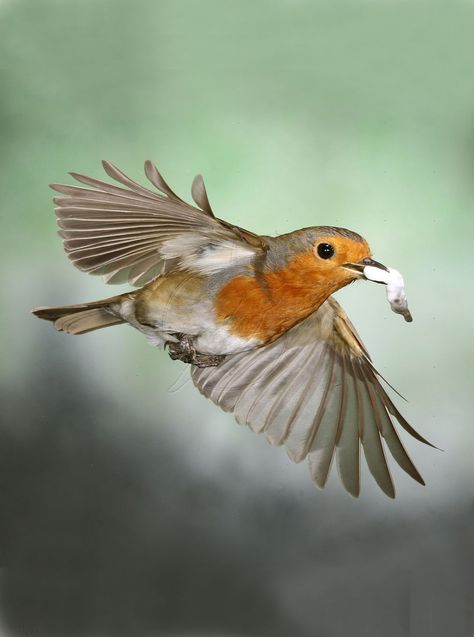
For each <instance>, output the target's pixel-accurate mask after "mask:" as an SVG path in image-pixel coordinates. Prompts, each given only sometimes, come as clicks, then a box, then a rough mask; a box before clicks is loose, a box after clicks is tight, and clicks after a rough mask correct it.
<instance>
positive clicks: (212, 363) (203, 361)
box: [165, 334, 225, 367]
mask: <svg viewBox="0 0 474 637" xmlns="http://www.w3.org/2000/svg"><path fill="white" fill-rule="evenodd" d="M175 336H176V338H177V339H178V342H177V343H173V342H172V341H166V343H165V349H166V347H167V348H168V355H169V357H170V358H171V359H172V360H178V361H181V362H182V363H188V364H190V365H195V366H196V367H216V366H217V365H219V364H220V363H222V361H223V360H224V358H225V356H224V355H217V354H201V353H199V352H196V350H195V349H194V346H193V342H192V340H191V338H190V337H189V336H188V335H187V334H175Z"/></svg>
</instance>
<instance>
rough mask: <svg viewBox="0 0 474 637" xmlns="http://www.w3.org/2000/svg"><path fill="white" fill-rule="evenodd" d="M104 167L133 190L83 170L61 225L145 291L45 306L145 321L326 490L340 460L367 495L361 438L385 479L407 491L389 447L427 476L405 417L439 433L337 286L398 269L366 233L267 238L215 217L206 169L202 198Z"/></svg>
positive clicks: (380, 479) (101, 264)
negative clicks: (383, 373) (355, 320)
mask: <svg viewBox="0 0 474 637" xmlns="http://www.w3.org/2000/svg"><path fill="white" fill-rule="evenodd" d="M103 166H104V169H105V172H106V173H107V174H108V175H109V176H110V177H111V178H113V179H115V180H116V181H117V182H119V183H120V184H121V186H115V185H111V184H109V183H106V182H103V181H99V180H97V179H93V178H91V177H86V176H84V175H80V174H77V173H71V175H72V177H74V179H76V180H77V181H79V182H81V183H82V184H84V185H85V186H86V187H79V186H69V185H62V184H52V185H51V187H52V188H53V189H54V190H56V191H57V192H59V193H61V196H59V197H55V198H54V201H55V203H56V204H57V206H58V207H57V208H56V214H57V217H58V224H59V227H60V230H59V235H60V236H61V237H62V239H63V242H64V248H65V250H66V253H67V255H68V257H69V259H70V260H71V261H72V262H73V264H74V265H75V266H76V267H77V268H79V269H80V270H83V271H85V272H89V273H90V274H99V275H102V276H103V278H104V280H105V281H106V282H107V283H123V282H125V281H128V282H129V283H131V284H132V285H133V286H137V287H138V289H137V290H134V291H130V292H126V293H124V294H119V295H117V296H112V297H109V298H106V299H103V300H101V301H93V302H91V303H81V304H80V305H71V306H66V307H54V308H51V307H41V308H37V309H35V310H33V313H34V314H35V315H36V316H38V317H40V318H43V319H47V320H50V321H53V322H54V326H55V328H56V329H57V330H59V331H63V332H66V333H68V334H85V333H86V332H91V331H93V330H97V329H101V328H104V327H109V326H111V325H119V324H121V323H128V324H129V325H132V326H133V327H134V328H136V329H137V330H139V331H141V332H143V333H144V334H145V336H146V337H147V339H148V340H149V341H150V342H151V343H153V345H156V346H158V347H162V348H165V347H167V348H168V352H169V354H170V356H171V357H172V358H175V359H179V360H182V361H184V362H187V363H190V364H191V365H192V368H191V376H192V380H193V382H194V384H195V385H196V387H197V388H198V389H199V391H200V392H201V393H202V394H203V395H204V396H206V397H207V398H210V399H211V400H212V401H213V402H214V403H216V404H217V405H219V406H220V407H221V408H222V409H223V410H225V411H232V412H233V413H234V415H235V418H236V419H237V421H238V422H239V423H241V424H244V423H245V424H247V425H249V426H250V427H251V429H252V430H253V431H255V432H258V433H261V432H264V433H265V434H266V437H267V439H268V440H269V441H270V442H271V443H272V444H273V445H282V444H284V445H285V446H286V448H287V451H288V454H289V456H290V458H291V459H292V460H294V461H295V462H299V461H301V460H303V459H304V458H306V457H307V458H308V459H309V464H310V470H311V476H312V479H313V480H314V482H315V483H316V485H317V486H319V487H321V488H322V487H324V485H325V484H326V481H327V478H328V474H329V469H330V465H331V462H332V459H333V457H334V456H335V457H336V460H337V466H338V469H339V473H340V477H341V480H342V483H343V485H344V487H345V488H346V489H347V491H348V492H349V493H351V494H352V495H353V496H358V494H359V491H360V448H361V447H362V449H363V450H364V454H365V458H366V460H367V464H368V467H369V470H370V471H371V473H372V474H373V476H374V478H375V480H376V481H377V483H378V484H379V486H380V487H381V489H382V490H383V491H384V492H385V493H386V494H387V495H388V496H390V497H394V496H395V489H394V486H393V482H392V478H391V475H390V471H389V468H388V465H387V461H386V456H385V451H384V448H385V446H386V447H387V448H388V450H389V451H390V452H391V454H392V455H393V457H394V458H395V460H396V461H397V463H398V464H399V465H400V466H401V467H402V469H404V470H405V471H406V472H407V473H408V474H409V475H410V476H411V477H412V478H414V479H415V480H417V481H418V482H419V483H421V484H424V481H423V478H422V477H421V476H420V474H419V473H418V471H417V469H416V468H415V466H414V464H413V463H412V461H411V460H410V458H409V456H408V454H407V452H406V450H405V448H404V446H403V444H402V443H401V441H400V438H399V436H398V434H397V431H396V429H395V427H394V421H398V423H399V425H401V427H402V428H404V429H405V430H406V431H408V432H409V433H410V434H411V435H412V436H413V437H415V438H416V439H417V440H419V441H421V442H424V443H426V444H430V443H429V442H428V441H427V440H425V439H424V438H423V437H422V436H421V435H420V434H418V433H417V432H416V431H415V430H414V429H413V428H412V427H411V426H410V425H409V424H408V423H407V421H406V420H405V419H404V418H403V416H402V415H401V414H400V412H399V411H398V409H397V408H396V407H395V405H394V404H393V402H392V401H391V399H390V398H389V396H388V395H387V393H386V391H385V390H384V388H383V387H382V385H381V383H380V382H379V377H380V376H379V374H378V373H377V371H376V370H375V368H374V367H373V365H372V362H371V359H370V356H369V354H368V352H367V350H366V349H365V347H364V345H363V343H362V341H361V339H360V337H359V336H358V334H357V332H356V331H355V329H354V327H353V325H352V324H351V322H350V321H349V319H348V318H347V316H346V314H345V312H344V311H343V309H342V308H341V306H340V305H339V303H337V301H335V300H334V298H332V296H331V295H332V294H333V293H334V292H336V291H337V290H339V289H340V288H342V287H344V286H345V285H348V284H349V283H351V282H353V281H355V280H357V279H364V278H368V277H366V276H365V275H364V269H365V268H370V270H371V271H372V272H373V271H374V268H375V269H376V271H377V270H378V271H379V272H382V271H383V273H384V274H383V276H382V277H381V280H382V281H383V280H385V279H384V277H387V276H388V275H387V272H388V269H387V268H385V266H383V265H381V264H380V263H377V262H376V261H373V260H372V258H371V251H370V248H369V245H368V243H367V241H366V240H365V239H364V238H362V237H361V236H360V235H358V234H357V233H355V232H352V231H350V230H346V229H344V228H335V227H330V226H314V227H311V228H303V229H301V230H295V231H294V232H290V233H288V234H284V235H280V236H277V237H270V236H259V235H256V234H254V233H252V232H249V231H248V230H244V229H243V228H240V227H238V226H235V225H233V224H232V223H229V222H228V221H223V220H222V219H218V218H217V217H215V215H214V213H213V211H212V208H211V206H210V204H209V200H208V197H207V193H206V189H205V187H204V182H203V180H202V177H201V176H200V175H198V176H197V177H196V178H195V179H194V182H193V184H192V196H193V199H194V201H195V203H196V206H197V207H195V206H192V205H190V204H188V203H186V202H185V201H183V200H182V199H180V198H179V197H178V196H177V195H176V194H175V193H174V192H173V191H172V190H171V188H170V187H169V186H168V184H167V183H166V182H165V180H164V179H163V177H162V176H161V174H160V173H159V172H158V170H157V169H156V167H155V166H154V164H153V163H152V162H150V161H147V162H145V174H146V176H147V177H148V179H149V180H150V182H151V183H152V184H153V186H155V188H156V189H157V190H156V191H155V190H153V191H152V190H149V189H148V188H145V187H143V186H141V185H140V184H138V183H136V182H135V181H132V180H131V179H130V178H128V177H127V176H126V175H125V174H124V173H122V172H121V171H120V170H118V169H117V168H116V167H115V166H113V165H112V164H111V163H109V162H107V161H104V162H103ZM370 278H373V277H370ZM382 441H384V443H383V442H382Z"/></svg>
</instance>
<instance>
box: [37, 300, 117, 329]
mask: <svg viewBox="0 0 474 637" xmlns="http://www.w3.org/2000/svg"><path fill="white" fill-rule="evenodd" d="M108 302H109V301H108ZM104 305H105V303H104V301H95V302H93V303H83V304H82V305H66V306H64V307H37V308H36V309H34V310H32V312H33V314H34V315H35V316H37V317H38V318H41V319H45V320H46V321H52V322H53V323H54V327H55V328H56V329H57V330H58V331H59V332H65V333H66V334H86V333H87V332H93V331H94V330H100V329H101V328H103V327H109V326H111V325H119V324H120V323H124V322H125V321H124V320H123V319H121V318H120V317H119V316H115V315H114V314H111V312H110V311H108V310H107V309H106V307H104Z"/></svg>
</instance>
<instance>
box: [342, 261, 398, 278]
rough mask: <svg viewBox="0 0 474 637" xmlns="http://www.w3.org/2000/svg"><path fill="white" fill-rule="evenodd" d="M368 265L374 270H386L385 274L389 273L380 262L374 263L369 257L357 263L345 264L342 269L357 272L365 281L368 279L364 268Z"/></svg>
mask: <svg viewBox="0 0 474 637" xmlns="http://www.w3.org/2000/svg"><path fill="white" fill-rule="evenodd" d="M368 265H370V266H371V267H373V268H379V270H384V271H385V272H388V271H389V270H388V268H386V267H385V266H384V265H382V264H381V263H379V262H378V261H374V260H373V259H370V258H369V257H366V258H365V259H362V260H361V261H357V263H344V264H343V266H342V267H343V268H346V270H350V271H351V272H355V273H357V274H359V275H360V276H361V277H363V278H364V279H366V278H367V277H366V276H364V268H365V267H366V266H368Z"/></svg>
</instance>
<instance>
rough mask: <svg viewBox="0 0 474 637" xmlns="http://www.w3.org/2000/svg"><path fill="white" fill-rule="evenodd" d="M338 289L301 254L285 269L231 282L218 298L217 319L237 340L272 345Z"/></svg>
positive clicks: (264, 272) (243, 276) (263, 271)
mask: <svg viewBox="0 0 474 637" xmlns="http://www.w3.org/2000/svg"><path fill="white" fill-rule="evenodd" d="M340 287H342V285H341V284H339V282H335V281H334V280H332V279H331V278H329V280H328V277H327V276H325V273H324V272H318V271H317V270H315V268H314V255H312V254H311V253H310V252H307V253H306V252H304V253H301V254H298V255H297V256H295V257H294V258H293V259H292V260H290V261H289V262H287V263H286V265H285V266H284V267H281V268H277V269H274V270H265V269H263V270H262V271H261V272H259V271H258V269H257V270H256V271H255V273H253V274H251V275H249V274H246V275H241V276H237V277H235V278H233V279H232V280H231V281H229V282H228V283H227V284H226V285H225V286H224V287H223V288H222V289H221V290H220V291H219V293H218V295H217V298H216V316H217V319H218V321H219V322H224V323H225V324H227V325H228V329H229V330H230V331H231V332H232V333H233V334H235V335H236V336H239V337H241V338H258V339H259V340H261V341H263V342H265V343H266V342H271V341H273V340H275V339H277V338H278V337H279V336H281V334H283V333H284V332H286V331H287V330H289V329H291V328H292V327H293V326H294V325H296V324H297V323H299V322H300V321H302V320H303V319H305V318H306V317H307V316H309V314H311V313H312V312H314V311H315V310H316V309H317V308H318V307H319V306H320V305H321V304H322V303H324V301H325V300H326V299H327V298H328V297H329V296H330V295H331V294H333V292H335V291H336V290H337V289H339V288H340Z"/></svg>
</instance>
